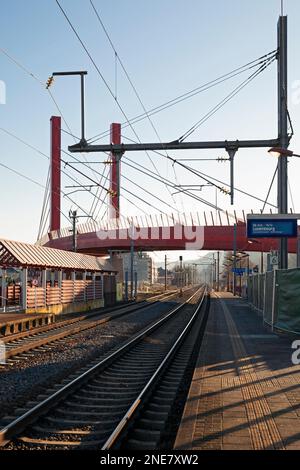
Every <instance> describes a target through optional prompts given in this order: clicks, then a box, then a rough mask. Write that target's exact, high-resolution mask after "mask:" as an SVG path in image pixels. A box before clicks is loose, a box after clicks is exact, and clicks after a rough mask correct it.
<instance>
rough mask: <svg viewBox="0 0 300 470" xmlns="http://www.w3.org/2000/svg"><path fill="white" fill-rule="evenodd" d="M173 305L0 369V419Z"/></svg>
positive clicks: (97, 329)
mask: <svg viewBox="0 0 300 470" xmlns="http://www.w3.org/2000/svg"><path fill="white" fill-rule="evenodd" d="M189 295H191V294H190V293H189ZM175 305H176V303H175V302H174V301H172V302H171V301H168V302H162V303H159V304H155V305H153V307H152V308H148V309H147V310H140V311H137V312H133V313H131V314H129V315H126V316H124V317H121V318H118V319H115V320H112V321H110V322H108V323H106V324H104V325H99V326H98V327H95V328H92V329H90V330H87V331H85V332H82V333H78V334H76V336H72V337H70V338H66V339H64V340H63V341H62V342H59V343H56V344H55V348H54V349H53V350H52V351H46V352H38V351H33V352H31V354H30V357H28V359H22V360H20V361H19V362H15V363H14V365H11V366H5V367H4V368H2V369H1V370H0V418H1V417H3V416H5V415H8V414H10V413H12V412H13V411H14V410H16V408H19V407H21V406H22V405H24V403H26V401H28V400H29V399H33V398H34V397H36V396H37V395H38V394H40V393H44V392H45V390H47V386H48V385H49V384H50V383H51V384H53V383H55V382H57V381H59V380H61V379H63V378H65V377H66V376H67V375H68V374H70V373H72V372H74V371H75V370H77V369H79V368H80V367H81V366H83V365H84V364H86V363H87V362H88V361H89V359H92V358H95V357H99V358H101V357H103V356H104V355H105V354H106V353H107V352H108V351H111V350H112V349H113V348H116V347H117V346H119V345H120V344H121V343H122V342H124V341H125V340H126V339H128V337H130V336H132V335H133V334H134V333H136V332H137V331H139V330H140V329H142V328H143V327H145V326H146V325H147V324H148V323H150V322H152V321H154V320H155V319H156V318H158V317H160V316H161V315H162V314H163V313H165V312H166V311H168V310H169V309H171V308H172V307H174V306H175ZM28 356H29V354H28ZM0 424H1V423H0Z"/></svg>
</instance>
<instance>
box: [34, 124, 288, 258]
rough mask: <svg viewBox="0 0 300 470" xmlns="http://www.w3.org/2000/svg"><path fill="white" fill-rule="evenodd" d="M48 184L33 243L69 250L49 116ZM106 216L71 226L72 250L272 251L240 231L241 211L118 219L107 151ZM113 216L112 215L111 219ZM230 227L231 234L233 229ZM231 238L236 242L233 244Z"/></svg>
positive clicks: (117, 131) (115, 177)
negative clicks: (43, 222) (42, 221)
mask: <svg viewBox="0 0 300 470" xmlns="http://www.w3.org/2000/svg"><path fill="white" fill-rule="evenodd" d="M50 122H51V188H50V201H51V204H50V230H49V232H48V233H47V234H46V235H44V236H43V238H41V239H40V240H39V241H38V242H37V243H38V244H40V245H44V246H48V247H53V248H59V249H63V250H73V248H74V238H73V235H72V232H73V229H72V227H66V228H61V222H60V215H61V118H60V117H58V116H52V118H51V120H50ZM120 139H121V125H120V124H118V123H113V124H111V135H110V142H111V144H119V143H120V141H121V140H120ZM110 164H111V165H110V190H109V193H110V196H109V198H110V200H109V207H110V212H109V215H110V218H109V220H108V221H107V222H105V223H102V222H94V221H91V222H88V223H85V224H79V225H77V227H76V249H77V251H78V252H82V253H87V254H92V255H105V254H108V253H111V252H112V251H129V250H130V249H131V248H132V246H133V248H134V250H135V251H159V250H163V251H166V250H186V249H189V250H214V251H216V250H219V251H233V250H234V245H235V248H236V249H237V250H243V251H254V252H266V251H270V250H277V249H278V240H276V239H272V238H266V239H259V240H257V239H254V240H249V239H248V238H247V233H246V214H245V212H244V211H243V212H242V214H239V215H237V213H236V212H235V211H233V213H229V212H228V211H225V210H224V211H223V210H216V211H210V212H204V213H201V214H200V213H199V212H197V213H195V214H194V213H189V214H176V215H174V214H170V215H167V214H155V215H154V216H151V215H145V216H139V217H124V216H122V215H121V213H120V165H121V157H120V156H119V155H116V154H114V153H113V152H111V155H110ZM113 217H115V218H113ZM235 231H236V233H235ZM235 239H236V243H235ZM288 249H289V252H290V253H296V252H297V239H296V238H294V239H289V241H288Z"/></svg>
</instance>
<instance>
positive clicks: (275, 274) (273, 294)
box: [271, 270, 277, 331]
mask: <svg viewBox="0 0 300 470" xmlns="http://www.w3.org/2000/svg"><path fill="white" fill-rule="evenodd" d="M276 281H277V270H274V271H273V293H272V322H271V324H272V331H274V323H275V301H276Z"/></svg>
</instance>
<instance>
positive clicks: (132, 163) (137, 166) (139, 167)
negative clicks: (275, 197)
mask: <svg viewBox="0 0 300 470" xmlns="http://www.w3.org/2000/svg"><path fill="white" fill-rule="evenodd" d="M127 161H129V162H130V163H127ZM123 162H124V164H125V165H128V166H130V167H131V168H133V169H135V170H137V171H139V172H141V173H143V174H145V175H147V176H149V177H150V178H154V173H153V172H151V170H149V169H148V168H146V167H144V166H143V165H141V164H140V163H137V162H135V161H133V160H131V159H130V158H129V157H127V156H123ZM188 168H189V167H188V166H186V169H188ZM194 171H196V172H197V173H198V175H199V176H200V177H202V176H204V177H206V178H208V179H209V180H212V181H216V182H217V183H219V184H222V185H224V186H227V187H229V184H228V183H226V182H225V181H222V180H219V179H217V178H214V177H213V176H210V175H207V174H206V173H203V172H201V171H199V170H195V169H194ZM161 178H162V177H161ZM154 179H157V178H154ZM209 182H211V181H209ZM172 184H173V183H172ZM174 187H176V186H175V185H174ZM217 187H218V186H217ZM222 189H223V188H222ZM234 190H235V191H237V192H240V193H241V194H244V195H245V196H248V197H250V198H252V199H255V200H257V201H259V202H264V200H263V199H261V198H259V197H257V196H255V195H253V194H250V193H248V192H247V191H244V190H242V189H240V188H237V187H235V188H234ZM182 192H183V193H185V194H186V195H188V196H190V197H193V196H194V195H191V194H190V193H189V191H187V190H186V189H183V190H182ZM268 205H269V206H272V207H274V208H276V206H275V205H273V204H271V203H268Z"/></svg>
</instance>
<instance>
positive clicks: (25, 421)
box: [0, 288, 202, 446]
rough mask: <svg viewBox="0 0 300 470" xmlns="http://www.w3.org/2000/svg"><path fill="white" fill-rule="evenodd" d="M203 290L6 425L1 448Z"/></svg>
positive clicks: (1, 432) (0, 431) (1, 434)
mask: <svg viewBox="0 0 300 470" xmlns="http://www.w3.org/2000/svg"><path fill="white" fill-rule="evenodd" d="M201 289H202V288H199V289H197V291H196V292H195V293H194V294H193V295H191V296H190V297H189V298H188V299H187V300H186V301H184V302H182V303H181V304H180V305H179V306H177V307H175V308H173V309H171V310H170V311H169V312H168V313H167V314H166V315H165V316H164V317H163V318H161V319H159V320H157V321H155V322H154V323H153V324H152V325H150V326H148V327H146V328H144V329H143V330H142V331H141V332H139V333H138V334H137V335H136V336H134V337H133V338H132V339H130V340H129V341H128V342H126V343H125V344H123V345H122V346H121V347H120V348H118V349H117V350H116V351H114V352H112V353H111V354H109V355H108V356H107V357H105V358H104V359H102V360H101V361H100V362H98V363H97V364H95V365H93V366H92V367H91V368H89V369H88V370H86V371H85V372H83V373H82V374H80V375H79V376H78V377H76V378H75V379H73V380H71V381H70V382H69V383H68V384H66V385H64V386H62V387H61V388H60V389H59V390H57V391H55V392H54V393H52V394H51V395H50V396H49V397H47V398H46V399H43V400H42V401H41V402H40V403H38V404H36V405H35V406H33V407H32V408H31V409H29V410H27V411H26V412H25V413H23V414H22V415H21V416H19V417H18V418H15V419H14V420H13V421H12V422H11V423H9V424H8V425H6V426H5V427H4V428H2V429H0V446H3V445H6V444H7V443H8V442H9V441H10V440H11V439H12V437H14V436H15V435H16V434H19V433H20V432H21V431H23V430H24V429H25V428H26V427H27V426H28V425H29V424H30V423H32V422H33V421H35V420H36V419H37V418H38V417H39V416H41V415H42V414H44V413H45V412H46V411H48V410H49V409H50V408H51V407H53V406H54V405H55V404H56V403H57V402H59V401H61V400H62V399H63V398H65V397H66V396H67V395H69V394H71V393H72V392H74V391H75V390H77V389H78V388H79V387H81V386H82V385H83V384H84V383H85V382H86V381H88V380H89V379H91V378H92V377H93V376H94V374H96V373H98V372H100V371H102V370H104V369H105V368H106V367H108V366H109V365H110V364H111V363H112V362H114V361H115V360H116V359H119V357H120V356H122V355H123V353H124V352H127V351H129V350H130V349H131V348H132V347H133V346H134V345H136V344H138V343H139V342H140V341H141V340H142V339H143V338H144V337H146V336H148V335H149V334H150V333H152V332H153V331H155V330H156V329H158V328H159V327H160V326H162V325H163V324H164V323H166V322H167V320H169V319H170V318H171V317H173V316H174V315H175V314H176V313H177V312H178V311H180V310H181V309H182V308H183V307H185V306H186V305H187V304H188V303H189V302H190V301H191V300H192V299H193V298H194V297H195V296H196V295H198V294H199V291H201Z"/></svg>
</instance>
